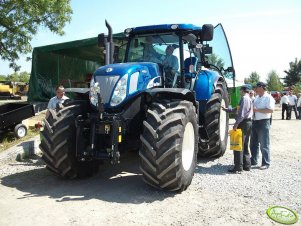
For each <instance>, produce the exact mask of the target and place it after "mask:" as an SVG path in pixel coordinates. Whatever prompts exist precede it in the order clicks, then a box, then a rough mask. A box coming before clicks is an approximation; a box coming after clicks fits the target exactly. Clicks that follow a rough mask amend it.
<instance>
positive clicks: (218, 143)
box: [198, 81, 229, 158]
mask: <svg viewBox="0 0 301 226" xmlns="http://www.w3.org/2000/svg"><path fill="white" fill-rule="evenodd" d="M228 105H229V100H228V92H227V89H226V85H225V84H224V82H221V81H218V83H217V85H216V89H215V92H214V93H213V94H212V96H211V97H210V99H209V100H208V102H207V104H206V112H205V115H204V120H205V122H204V126H205V128H206V130H207V133H208V137H209V143H208V147H204V145H203V144H201V143H200V144H199V152H198V156H199V157H206V158H209V157H210V158H217V157H220V156H223V155H224V153H225V151H226V148H227V142H228V130H229V115H228V114H227V113H226V112H225V111H223V110H222V109H221V107H222V106H223V107H225V108H228Z"/></svg>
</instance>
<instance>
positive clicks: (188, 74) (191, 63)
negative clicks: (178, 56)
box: [184, 57, 198, 78]
mask: <svg viewBox="0 0 301 226" xmlns="http://www.w3.org/2000/svg"><path fill="white" fill-rule="evenodd" d="M197 63H198V58H197V57H189V58H186V59H185V60H184V72H185V78H194V77H195V74H196V73H195V72H196V66H197Z"/></svg>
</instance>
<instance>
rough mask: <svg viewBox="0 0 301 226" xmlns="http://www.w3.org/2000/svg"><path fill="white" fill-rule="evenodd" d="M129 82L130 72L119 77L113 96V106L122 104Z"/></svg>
mask: <svg viewBox="0 0 301 226" xmlns="http://www.w3.org/2000/svg"><path fill="white" fill-rule="evenodd" d="M127 83H128V74H125V75H124V76H123V77H122V78H121V79H119V81H118V83H117V85H116V87H115V90H114V92H113V95H112V98H111V102H110V104H111V106H116V105H118V104H120V103H121V102H122V101H123V100H124V99H125V97H126V88H127Z"/></svg>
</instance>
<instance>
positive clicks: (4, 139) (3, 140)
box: [0, 128, 40, 152]
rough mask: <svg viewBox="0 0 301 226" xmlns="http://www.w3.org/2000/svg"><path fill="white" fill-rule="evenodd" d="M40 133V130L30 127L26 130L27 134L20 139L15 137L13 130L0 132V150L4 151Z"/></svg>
mask: <svg viewBox="0 0 301 226" xmlns="http://www.w3.org/2000/svg"><path fill="white" fill-rule="evenodd" d="M38 134H40V130H39V129H36V128H32V129H31V128H30V129H28V130H27V135H26V136H25V137H22V138H20V139H18V138H16V137H15V135H14V132H13V131H7V132H3V133H1V134H0V152H3V151H5V150H6V149H8V148H10V147H12V146H15V145H17V144H19V143H21V142H23V141H26V140H29V139H30V138H33V137H35V136H36V135H38Z"/></svg>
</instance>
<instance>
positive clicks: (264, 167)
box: [259, 165, 269, 170]
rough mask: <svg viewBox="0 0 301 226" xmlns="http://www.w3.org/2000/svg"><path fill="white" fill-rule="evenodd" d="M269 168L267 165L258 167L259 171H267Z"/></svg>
mask: <svg viewBox="0 0 301 226" xmlns="http://www.w3.org/2000/svg"><path fill="white" fill-rule="evenodd" d="M268 168H269V166H268V165H264V166H260V168H259V169H261V170H266V169H268Z"/></svg>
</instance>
